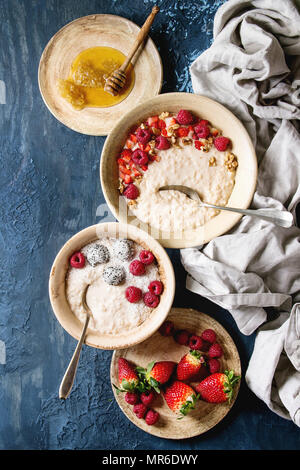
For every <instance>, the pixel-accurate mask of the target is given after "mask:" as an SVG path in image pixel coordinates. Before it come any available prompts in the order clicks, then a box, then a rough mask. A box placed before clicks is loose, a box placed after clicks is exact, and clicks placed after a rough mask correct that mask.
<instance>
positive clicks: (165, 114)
mask: <svg viewBox="0 0 300 470" xmlns="http://www.w3.org/2000/svg"><path fill="white" fill-rule="evenodd" d="M168 116H170V113H169V112H168V111H165V112H163V113H161V114H160V115H159V116H158V117H159V119H165V118H166V117H168Z"/></svg>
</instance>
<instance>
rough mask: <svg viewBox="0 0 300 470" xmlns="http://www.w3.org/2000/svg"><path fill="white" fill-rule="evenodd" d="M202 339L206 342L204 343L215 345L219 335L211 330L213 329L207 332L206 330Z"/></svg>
mask: <svg viewBox="0 0 300 470" xmlns="http://www.w3.org/2000/svg"><path fill="white" fill-rule="evenodd" d="M201 338H202V339H203V340H204V341H208V342H209V343H211V344H212V343H215V342H216V339H217V335H216V333H215V332H214V330H211V329H207V330H204V331H203V333H202V335H201Z"/></svg>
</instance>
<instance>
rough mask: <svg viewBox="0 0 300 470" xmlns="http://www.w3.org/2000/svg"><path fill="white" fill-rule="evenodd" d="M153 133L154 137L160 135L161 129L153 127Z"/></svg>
mask: <svg viewBox="0 0 300 470" xmlns="http://www.w3.org/2000/svg"><path fill="white" fill-rule="evenodd" d="M152 132H153V134H154V135H160V129H156V127H152Z"/></svg>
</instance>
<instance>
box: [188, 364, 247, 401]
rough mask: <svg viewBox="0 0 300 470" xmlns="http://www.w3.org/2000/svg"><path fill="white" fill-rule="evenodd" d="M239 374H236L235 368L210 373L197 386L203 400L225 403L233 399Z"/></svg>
mask: <svg viewBox="0 0 300 470" xmlns="http://www.w3.org/2000/svg"><path fill="white" fill-rule="evenodd" d="M240 378H241V377H240V376H239V375H234V372H233V370H230V371H228V370H225V372H224V373H221V372H217V373H215V374H212V375H209V376H208V377H207V378H206V379H204V380H202V382H200V383H199V384H197V385H196V386H195V389H196V391H197V392H198V393H199V394H200V397H201V398H202V400H204V401H207V402H208V403H224V402H226V401H228V403H230V401H231V400H232V396H233V390H234V387H235V386H236V384H237V382H238V381H239V380H240Z"/></svg>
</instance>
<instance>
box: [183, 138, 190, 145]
mask: <svg viewBox="0 0 300 470" xmlns="http://www.w3.org/2000/svg"><path fill="white" fill-rule="evenodd" d="M181 142H182V144H183V145H191V143H192V139H188V138H187V137H183V138H182V139H181Z"/></svg>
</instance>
